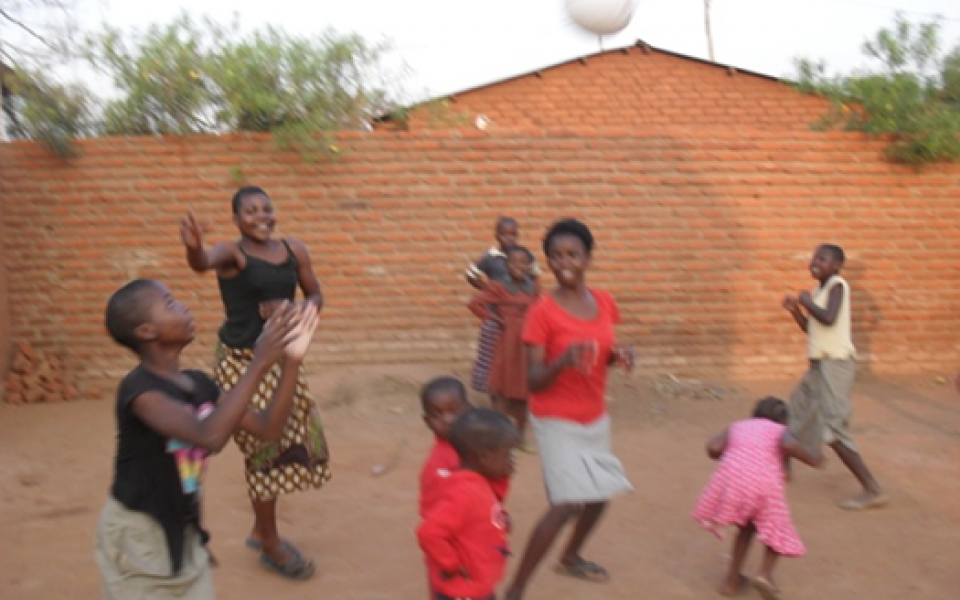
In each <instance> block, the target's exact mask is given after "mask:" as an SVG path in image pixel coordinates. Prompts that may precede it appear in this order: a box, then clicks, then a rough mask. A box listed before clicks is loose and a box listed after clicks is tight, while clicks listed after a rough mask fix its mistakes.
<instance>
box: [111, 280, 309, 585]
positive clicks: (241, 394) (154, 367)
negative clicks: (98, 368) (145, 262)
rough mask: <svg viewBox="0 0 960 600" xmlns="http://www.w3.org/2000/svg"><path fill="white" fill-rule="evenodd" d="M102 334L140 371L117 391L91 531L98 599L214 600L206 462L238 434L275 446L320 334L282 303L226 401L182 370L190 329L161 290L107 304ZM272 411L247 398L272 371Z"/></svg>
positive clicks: (189, 320)
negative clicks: (106, 495)
mask: <svg viewBox="0 0 960 600" xmlns="http://www.w3.org/2000/svg"><path fill="white" fill-rule="evenodd" d="M106 326H107V330H108V331H109V332H110V335H111V336H112V337H113V339H114V340H115V341H116V342H117V343H118V344H120V345H122V346H124V347H126V348H128V349H130V350H132V351H133V352H135V353H136V354H137V356H138V357H139V359H140V363H139V364H138V365H137V367H136V368H135V369H133V370H132V371H131V372H130V373H129V374H127V376H126V377H124V378H123V380H122V381H121V383H120V386H119V389H118V392H117V407H116V415H117V427H118V435H117V455H116V459H115V469H114V478H113V484H112V486H111V491H110V499H109V500H108V502H107V505H106V507H105V508H104V510H103V513H102V515H101V518H100V522H99V525H98V528H97V551H96V558H97V564H98V566H99V567H100V573H101V576H102V579H103V589H104V598H106V599H108V600H120V599H125V600H126V599H129V598H159V597H164V598H174V597H175V598H190V599H209V598H213V597H214V594H213V586H212V583H211V578H210V573H209V565H210V558H209V555H208V553H207V551H206V549H205V543H206V541H207V539H208V538H209V536H208V535H207V534H206V532H205V531H204V530H203V526H202V525H201V521H200V492H201V489H200V488H201V485H202V475H203V471H204V467H205V463H206V458H207V456H208V455H209V454H211V453H214V452H218V451H219V450H220V449H221V448H223V446H224V445H225V444H226V442H227V440H228V439H229V437H230V435H231V434H232V433H233V432H234V431H236V430H238V429H240V430H243V431H247V432H249V433H251V434H252V435H256V436H258V437H261V438H263V439H277V438H279V436H280V434H281V432H282V431H283V426H284V423H285V422H286V421H287V418H288V417H289V415H290V410H291V408H292V405H293V399H294V395H295V390H296V386H297V376H298V373H299V370H300V365H301V362H302V360H303V357H304V355H305V354H306V351H307V348H308V347H309V344H310V340H311V339H312V337H313V332H314V330H315V329H316V326H317V311H316V308H315V307H313V306H312V305H308V306H302V307H299V306H294V305H292V304H289V303H287V304H283V305H282V306H279V307H278V308H277V310H275V311H274V314H273V315H272V316H271V318H270V319H269V320H268V321H267V322H266V324H265V326H264V328H263V331H262V334H261V336H260V339H259V341H258V343H257V345H256V350H255V352H254V358H253V360H252V361H251V363H250V367H249V369H248V371H247V373H246V374H244V376H243V377H241V378H240V379H239V380H238V382H237V385H236V386H234V388H233V389H232V390H231V391H229V392H226V393H224V394H221V393H220V390H219V389H218V388H217V386H216V384H214V382H213V380H211V379H210V378H209V377H208V376H207V375H205V374H204V373H201V372H199V371H192V370H181V369H180V364H179V361H180V353H181V352H182V350H183V348H184V347H186V346H187V345H188V344H189V343H190V342H191V341H193V338H194V333H195V330H196V327H195V324H194V320H193V316H192V315H191V314H190V312H189V311H188V310H187V309H186V308H185V307H184V306H183V305H182V304H180V303H178V302H177V301H176V300H174V299H173V297H172V296H171V295H170V292H169V290H167V288H166V286H164V285H163V284H161V283H159V282H157V281H151V280H146V279H138V280H136V281H133V282H131V283H128V284H127V285H125V286H123V287H122V288H121V289H120V290H118V291H117V292H116V293H114V294H113V296H112V297H111V298H110V301H109V302H108V304H107V310H106ZM275 365H276V366H278V368H279V370H280V377H279V379H280V381H279V384H278V385H277V387H276V389H275V391H274V393H273V395H272V399H271V402H269V403H268V404H267V406H266V407H265V408H264V409H263V410H259V411H257V410H253V409H251V408H250V406H249V402H250V398H251V397H252V396H253V394H254V392H255V391H256V389H257V385H258V384H259V380H260V379H261V378H262V377H263V375H264V374H265V373H267V372H268V371H269V370H270V369H271V368H273V367H274V366H275Z"/></svg>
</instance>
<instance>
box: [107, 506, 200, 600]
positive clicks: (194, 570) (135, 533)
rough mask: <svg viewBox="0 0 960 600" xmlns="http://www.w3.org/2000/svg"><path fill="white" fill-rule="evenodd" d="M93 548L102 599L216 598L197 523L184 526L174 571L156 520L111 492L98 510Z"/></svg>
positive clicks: (163, 599)
mask: <svg viewBox="0 0 960 600" xmlns="http://www.w3.org/2000/svg"><path fill="white" fill-rule="evenodd" d="M95 554H96V560H97V566H99V567H100V575H101V578H102V580H103V600H166V599H168V598H169V599H173V598H177V599H183V600H214V599H215V598H216V596H215V594H214V592H213V580H212V579H211V576H210V555H209V554H207V551H206V550H205V549H204V547H203V545H202V544H201V542H200V534H199V533H198V532H197V530H196V529H193V528H188V529H187V531H186V537H185V540H184V548H183V565H182V566H181V568H180V572H179V573H177V574H175V575H174V574H173V569H172V566H171V562H170V552H169V551H168V549H167V538H166V537H165V536H164V534H163V529H162V528H161V527H160V524H159V523H157V521H156V520H155V519H153V518H152V517H150V516H149V515H147V514H144V513H141V512H137V511H133V510H128V509H127V508H125V507H124V506H123V505H122V504H120V503H119V502H117V501H116V500H115V499H113V498H109V499H108V500H107V505H106V506H104V507H103V512H102V513H101V514H100V522H99V523H98V524H97V535H96V550H95Z"/></svg>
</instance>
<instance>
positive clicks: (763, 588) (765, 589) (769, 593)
mask: <svg viewBox="0 0 960 600" xmlns="http://www.w3.org/2000/svg"><path fill="white" fill-rule="evenodd" d="M753 587H755V588H756V589H757V591H758V592H760V596H761V597H763V600H783V594H781V593H780V590H779V588H777V586H776V585H775V584H774V583H773V580H772V579H767V578H766V577H764V576H763V575H757V576H756V577H754V578H753Z"/></svg>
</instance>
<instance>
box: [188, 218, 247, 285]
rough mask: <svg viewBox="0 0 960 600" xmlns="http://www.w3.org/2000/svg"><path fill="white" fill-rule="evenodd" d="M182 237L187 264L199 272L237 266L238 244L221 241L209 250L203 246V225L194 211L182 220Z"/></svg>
mask: <svg viewBox="0 0 960 600" xmlns="http://www.w3.org/2000/svg"><path fill="white" fill-rule="evenodd" d="M180 239H181V241H182V242H183V245H184V247H185V248H186V249H187V264H188V265H190V268H191V269H193V270H194V271H195V272H197V273H205V272H207V271H209V270H210V269H217V270H219V269H225V268H230V267H235V266H237V247H236V246H237V245H236V244H235V243H234V242H220V243H219V244H215V245H214V246H213V248H211V249H210V251H209V252H207V251H206V250H205V249H204V247H203V227H202V226H201V225H200V222H199V221H197V218H196V217H195V216H194V214H193V213H187V216H186V217H184V218H183V220H182V221H181V222H180Z"/></svg>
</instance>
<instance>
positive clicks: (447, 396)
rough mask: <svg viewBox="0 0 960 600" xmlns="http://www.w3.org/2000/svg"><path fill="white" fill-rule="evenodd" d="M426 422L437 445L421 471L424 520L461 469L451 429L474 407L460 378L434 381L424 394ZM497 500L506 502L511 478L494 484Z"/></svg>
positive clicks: (445, 376) (441, 378)
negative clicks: (462, 414)
mask: <svg viewBox="0 0 960 600" xmlns="http://www.w3.org/2000/svg"><path fill="white" fill-rule="evenodd" d="M420 405H421V406H422V407H423V422H424V423H426V424H427V428H428V429H430V431H432V432H433V435H434V438H435V440H434V444H433V448H432V449H431V450H430V455H429V456H428V457H427V460H426V461H425V462H424V463H423V469H421V471H420V517H421V518H422V517H423V515H425V514H426V513H427V511H428V510H429V509H430V508H431V507H432V506H433V505H434V504H436V503H437V501H438V500H439V499H440V496H441V494H442V492H443V486H444V484H445V483H446V482H447V480H448V478H449V477H450V475H451V474H453V472H454V471H456V470H457V469H459V468H460V457H459V456H457V451H456V450H454V449H453V445H452V444H450V426H451V425H452V424H453V422H454V421H455V420H456V418H457V417H459V416H460V414H461V413H463V412H464V411H466V410H469V409H470V408H472V406H471V404H470V402H469V401H468V400H467V388H466V387H465V386H464V385H463V383H461V382H460V380H459V379H457V378H456V377H450V376H448V375H444V376H441V377H437V378H436V379H432V380H431V381H429V382H428V383H427V384H426V385H424V386H423V389H422V390H421V392H420ZM490 485H492V486H493V491H494V493H495V494H496V495H497V498H498V499H499V500H500V501H501V502H503V501H504V499H505V498H506V496H507V489H508V487H509V485H510V480H509V479H508V478H504V479H498V480H496V481H491V482H490Z"/></svg>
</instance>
